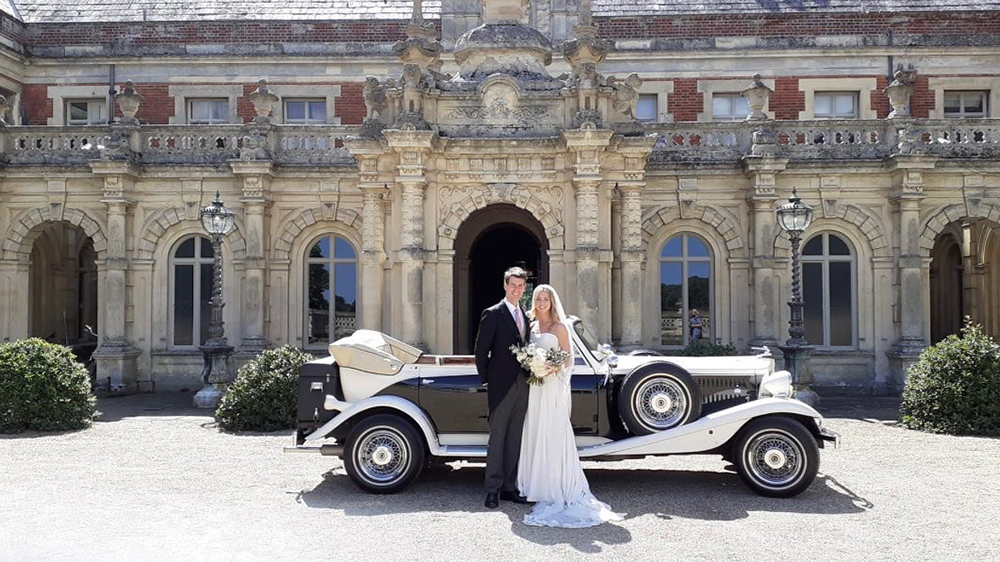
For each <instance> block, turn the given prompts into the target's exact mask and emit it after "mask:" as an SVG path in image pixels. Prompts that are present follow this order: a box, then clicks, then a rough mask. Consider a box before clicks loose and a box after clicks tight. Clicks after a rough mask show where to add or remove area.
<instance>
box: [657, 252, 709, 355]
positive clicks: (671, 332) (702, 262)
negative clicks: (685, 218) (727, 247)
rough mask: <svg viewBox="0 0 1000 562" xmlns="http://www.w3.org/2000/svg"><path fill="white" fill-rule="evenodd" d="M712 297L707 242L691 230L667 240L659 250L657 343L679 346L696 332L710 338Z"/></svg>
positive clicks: (691, 339)
mask: <svg viewBox="0 0 1000 562" xmlns="http://www.w3.org/2000/svg"><path fill="white" fill-rule="evenodd" d="M712 301H713V298H712V253H711V252H710V251H709V248H708V244H706V243H705V241H703V240H702V239H701V238H699V237H697V236H695V235H693V234H678V235H677V236H674V237H672V238H670V239H669V240H667V242H666V244H664V245H663V249H662V250H661V251H660V343H661V344H662V345H665V346H676V347H680V346H685V345H688V344H689V343H692V341H693V340H694V339H697V338H698V337H699V336H700V339H702V340H705V341H712V339H713V338H712V332H713V329H712ZM693 311H694V312H696V314H695V315H692V312H693ZM695 326H698V327H699V328H700V331H699V332H697V333H696V332H695V330H694V328H695Z"/></svg>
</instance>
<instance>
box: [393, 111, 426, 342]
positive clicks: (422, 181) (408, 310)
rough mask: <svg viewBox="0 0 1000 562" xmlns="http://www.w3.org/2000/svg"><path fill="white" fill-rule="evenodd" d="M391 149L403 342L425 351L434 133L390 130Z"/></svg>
mask: <svg viewBox="0 0 1000 562" xmlns="http://www.w3.org/2000/svg"><path fill="white" fill-rule="evenodd" d="M383 134H384V135H385V138H386V140H387V142H388V144H389V146H390V147H391V148H392V149H393V150H395V151H396V152H397V153H398V155H399V164H398V166H397V167H396V169H397V176H396V181H395V183H396V185H397V186H399V187H400V190H401V195H402V198H401V203H402V204H401V207H402V208H401V209H400V219H401V223H402V226H401V232H400V248H399V261H400V264H401V269H402V271H401V273H402V276H403V289H402V292H403V294H402V295H401V297H402V299H401V302H400V304H401V306H400V309H401V312H402V320H403V340H404V341H405V342H407V343H409V344H411V345H414V346H416V347H419V348H421V349H426V348H427V344H426V341H427V339H426V336H425V334H424V302H423V301H424V254H425V252H426V248H425V246H424V192H425V190H426V188H427V178H426V176H425V175H424V173H425V170H426V161H427V160H428V153H429V152H430V150H431V148H432V147H433V146H434V145H435V144H436V139H437V134H436V133H435V132H433V131H408V130H387V131H385V132H384V133H383Z"/></svg>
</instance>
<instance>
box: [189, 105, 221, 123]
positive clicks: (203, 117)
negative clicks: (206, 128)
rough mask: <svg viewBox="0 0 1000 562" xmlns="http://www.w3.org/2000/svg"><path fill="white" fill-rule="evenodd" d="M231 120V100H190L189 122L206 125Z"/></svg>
mask: <svg viewBox="0 0 1000 562" xmlns="http://www.w3.org/2000/svg"><path fill="white" fill-rule="evenodd" d="M228 122H229V100H225V99H218V100H191V101H189V102H188V123H191V124H192V125H206V124H218V123H228Z"/></svg>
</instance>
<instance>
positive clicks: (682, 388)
mask: <svg viewBox="0 0 1000 562" xmlns="http://www.w3.org/2000/svg"><path fill="white" fill-rule="evenodd" d="M618 413H619V415H621V418H622V422H623V423H624V424H625V427H627V428H628V430H629V432H631V433H632V434H633V435H648V434H650V433H656V432H659V431H664V430H667V429H673V428H675V427H678V426H681V425H684V424H686V423H689V422H692V421H694V420H696V419H698V417H699V416H700V415H701V392H700V389H699V388H698V385H697V384H695V382H694V380H693V379H692V378H691V375H689V374H687V373H686V372H685V371H684V370H683V369H681V368H680V367H677V366H676V365H673V364H670V363H649V364H646V365H643V366H642V367H639V368H638V369H636V370H635V371H633V372H632V373H630V374H629V375H628V376H627V377H625V380H624V381H623V382H622V384H621V387H620V388H619V390H618Z"/></svg>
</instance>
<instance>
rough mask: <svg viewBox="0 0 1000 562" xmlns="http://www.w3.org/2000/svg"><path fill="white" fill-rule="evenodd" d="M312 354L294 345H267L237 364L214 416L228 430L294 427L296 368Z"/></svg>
mask: <svg viewBox="0 0 1000 562" xmlns="http://www.w3.org/2000/svg"><path fill="white" fill-rule="evenodd" d="M312 359H313V357H312V355H309V354H308V353H304V352H302V351H301V350H299V349H298V348H296V347H295V346H292V345H283V346H281V347H279V348H277V349H268V350H266V351H263V352H261V353H260V354H259V355H258V356H257V357H254V358H253V360H251V361H250V362H249V363H247V364H246V365H244V366H242V367H240V370H239V372H237V374H236V380H235V381H233V383H232V384H231V385H229V390H228V391H227V392H226V394H225V396H223V397H222V400H221V401H220V402H219V409H218V410H216V412H215V417H216V419H217V420H218V422H219V426H220V427H221V428H222V429H226V430H229V431H277V430H279V429H289V428H293V427H295V408H296V400H297V391H298V380H299V368H300V367H302V364H303V363H306V362H308V361H312Z"/></svg>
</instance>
